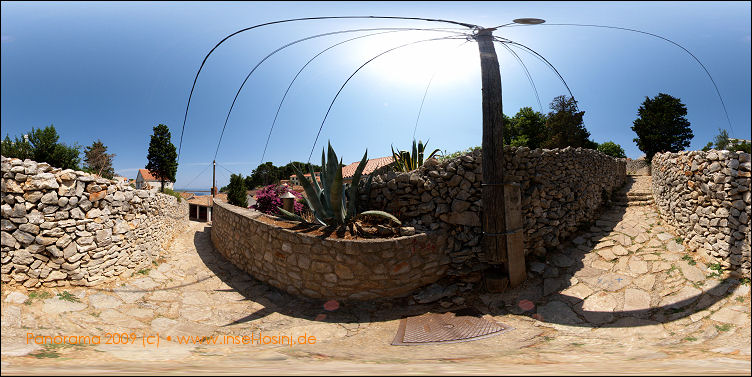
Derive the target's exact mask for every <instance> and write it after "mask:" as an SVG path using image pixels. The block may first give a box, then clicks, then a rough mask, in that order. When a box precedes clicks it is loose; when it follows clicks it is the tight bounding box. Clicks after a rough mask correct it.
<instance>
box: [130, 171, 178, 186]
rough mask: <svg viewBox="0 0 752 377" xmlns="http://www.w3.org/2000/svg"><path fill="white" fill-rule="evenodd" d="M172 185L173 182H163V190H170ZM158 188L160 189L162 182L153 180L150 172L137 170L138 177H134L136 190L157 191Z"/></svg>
mask: <svg viewBox="0 0 752 377" xmlns="http://www.w3.org/2000/svg"><path fill="white" fill-rule="evenodd" d="M174 183H175V182H170V181H165V188H169V189H172V185H173V184H174ZM160 187H162V182H161V181H160V180H159V179H157V178H155V177H154V175H153V174H152V173H151V172H150V171H148V170H146V169H138V175H137V176H136V189H138V190H150V191H159V188H160Z"/></svg>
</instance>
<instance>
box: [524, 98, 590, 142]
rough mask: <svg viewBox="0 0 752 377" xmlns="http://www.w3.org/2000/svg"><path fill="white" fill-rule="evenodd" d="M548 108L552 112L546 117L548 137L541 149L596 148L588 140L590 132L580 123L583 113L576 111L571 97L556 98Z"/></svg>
mask: <svg viewBox="0 0 752 377" xmlns="http://www.w3.org/2000/svg"><path fill="white" fill-rule="evenodd" d="M550 107H551V110H553V111H551V112H550V113H548V116H547V117H546V131H547V134H548V137H547V139H546V140H545V141H543V142H542V143H541V147H543V148H566V147H573V148H577V147H584V148H591V149H594V148H595V147H596V146H597V145H596V144H595V143H594V142H592V141H590V140H589V139H588V138H589V137H590V132H588V130H587V129H585V125H584V124H583V121H582V117H583V116H584V115H585V112H584V111H577V110H578V108H577V101H576V100H575V99H574V98H573V97H567V96H557V97H555V98H554V100H553V101H552V102H551V105H550ZM528 137H529V136H528Z"/></svg>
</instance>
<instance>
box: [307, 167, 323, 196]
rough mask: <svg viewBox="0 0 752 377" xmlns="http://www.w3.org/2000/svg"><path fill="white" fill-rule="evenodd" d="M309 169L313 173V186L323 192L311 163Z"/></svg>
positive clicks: (317, 190)
mask: <svg viewBox="0 0 752 377" xmlns="http://www.w3.org/2000/svg"><path fill="white" fill-rule="evenodd" d="M308 171H309V172H310V173H311V181H312V182H311V183H312V184H311V186H313V188H314V189H315V190H316V192H317V193H319V192H321V186H319V181H318V180H317V179H316V172H314V171H313V166H311V164H308Z"/></svg>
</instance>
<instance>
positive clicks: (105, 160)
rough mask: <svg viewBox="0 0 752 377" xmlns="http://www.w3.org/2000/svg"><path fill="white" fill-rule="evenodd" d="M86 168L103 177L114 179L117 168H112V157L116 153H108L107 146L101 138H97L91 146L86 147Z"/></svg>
mask: <svg viewBox="0 0 752 377" xmlns="http://www.w3.org/2000/svg"><path fill="white" fill-rule="evenodd" d="M84 156H85V157H84V161H85V162H86V166H85V168H86V169H88V170H89V171H90V172H92V173H96V174H98V175H100V176H102V177H105V178H108V179H112V177H113V176H114V175H115V169H113V168H112V158H113V157H115V154H114V153H107V147H106V146H105V145H104V144H103V143H102V141H101V140H97V141H95V142H93V143H92V144H91V146H89V147H86V148H85V149H84Z"/></svg>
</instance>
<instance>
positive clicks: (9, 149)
mask: <svg viewBox="0 0 752 377" xmlns="http://www.w3.org/2000/svg"><path fill="white" fill-rule="evenodd" d="M0 148H1V149H2V155H3V156H5V157H11V158H19V159H21V160H25V159H27V158H31V157H32V153H33V150H32V149H33V148H32V147H31V144H30V143H29V140H28V137H24V138H23V139H21V140H19V139H18V136H16V137H15V141H11V140H10V137H9V136H8V135H7V134H6V135H5V139H4V140H3V141H2V147H0Z"/></svg>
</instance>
